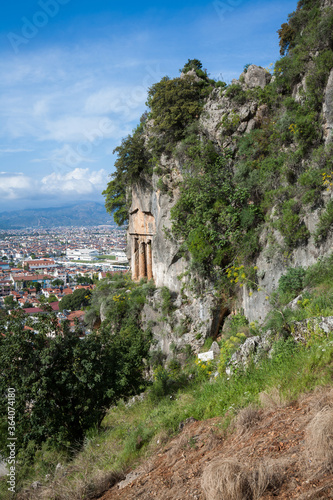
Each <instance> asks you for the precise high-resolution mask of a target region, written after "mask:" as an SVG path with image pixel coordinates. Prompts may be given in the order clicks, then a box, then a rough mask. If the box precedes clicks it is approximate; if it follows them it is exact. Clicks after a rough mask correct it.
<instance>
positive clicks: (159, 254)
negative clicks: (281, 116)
mask: <svg viewBox="0 0 333 500" xmlns="http://www.w3.org/2000/svg"><path fill="white" fill-rule="evenodd" d="M190 76H193V77H194V76H196V75H194V74H193V75H191V74H190ZM303 80H304V78H303ZM270 81H271V75H270V74H269V73H268V72H267V71H266V70H265V69H263V68H260V67H258V66H255V65H251V66H249V68H248V69H247V71H246V72H244V73H243V74H242V75H241V77H240V79H239V80H237V81H235V82H233V83H235V84H237V85H238V88H237V87H236V92H240V91H241V92H243V93H244V92H245V93H246V96H247V97H246V100H245V102H244V100H242V99H237V98H234V97H233V96H232V95H230V88H229V90H228V89H226V90H221V89H220V88H215V89H214V90H213V91H212V92H211V93H210V95H209V97H208V98H207V101H206V103H205V105H204V108H203V111H202V113H201V116H200V119H199V130H200V133H201V134H203V135H205V136H206V137H207V138H208V139H210V140H211V141H212V142H213V144H215V145H216V146H217V147H218V148H219V149H223V148H228V149H229V150H231V151H232V152H233V154H234V155H235V156H236V155H237V138H238V137H239V136H241V135H244V134H246V133H249V132H250V131H251V130H253V129H255V128H259V127H261V126H262V125H263V124H265V121H266V120H268V119H269V116H268V115H269V109H268V107H267V105H265V104H263V105H259V104H258V103H257V102H256V101H255V99H254V97H253V96H255V95H256V93H255V92H254V93H252V90H253V89H254V88H256V87H260V88H264V87H265V86H266V85H269V84H270ZM303 83H304V85H305V80H304V81H303ZM303 83H301V84H299V87H297V86H295V89H294V93H295V98H297V96H298V94H299V96H301V92H300V90H301V88H303ZM296 87H297V88H296ZM239 89H240V90H239ZM239 95H240V96H241V94H239ZM332 96H333V70H332V71H331V74H330V77H329V80H328V84H327V88H326V92H325V102H324V106H323V116H324V119H325V123H326V125H325V127H326V128H325V130H326V132H325V133H326V141H327V142H329V141H330V140H331V137H332V123H333V104H332ZM252 97H253V100H251V98H252ZM147 135H149V124H148V126H147ZM160 167H161V168H160V169H158V170H157V171H155V173H154V174H153V175H152V177H151V178H149V180H146V181H144V180H142V181H141V183H140V184H137V185H135V186H133V188H132V196H131V198H132V204H131V208H130V218H129V229H128V258H129V260H130V263H131V269H132V275H133V278H134V279H139V278H141V277H147V278H148V279H151V278H152V279H153V280H154V282H155V284H156V286H157V287H158V288H160V287H164V286H165V287H167V288H168V289H169V290H170V291H171V292H172V294H173V304H174V307H175V310H174V311H173V312H172V314H168V315H163V314H162V312H161V308H160V306H159V304H160V303H161V298H160V295H159V291H157V292H156V293H155V295H154V297H153V298H152V299H151V302H150V303H149V304H146V305H145V307H144V311H143V323H144V326H147V325H149V326H150V327H151V328H152V331H153V333H154V336H155V339H156V342H157V348H159V349H161V350H162V351H163V352H164V353H166V354H167V355H168V356H171V355H172V353H173V352H174V351H178V352H179V351H181V350H182V349H183V348H184V347H185V346H186V345H187V344H190V345H191V346H192V348H193V350H194V351H196V352H198V351H199V350H200V348H201V346H202V345H203V342H204V339H205V338H206V337H207V336H216V335H217V334H218V331H219V328H220V326H221V324H222V323H223V318H224V316H225V315H226V314H228V312H229V311H228V310H227V308H226V307H225V304H223V303H221V301H219V300H218V299H217V298H216V297H215V294H214V287H213V286H212V284H211V283H209V282H206V283H204V284H203V286H202V289H203V290H204V291H203V293H202V294H201V295H200V296H195V297H194V296H192V294H191V292H189V293H187V292H184V286H185V285H188V284H189V278H188V277H186V274H187V273H186V272H187V271H188V265H189V262H188V260H187V259H186V258H185V257H184V255H183V254H182V253H181V251H180V247H181V242H180V241H176V240H175V239H174V238H173V237H172V234H171V226H172V221H171V216H170V212H171V209H172V207H173V206H174V204H175V203H176V201H177V199H178V196H179V191H178V185H179V182H180V181H181V180H182V173H181V172H182V159H181V155H178V156H177V157H176V156H175V155H173V156H169V157H166V156H164V155H162V157H161V158H160ZM331 196H332V194H331V193H330V192H328V193H327V192H326V193H324V194H323V204H324V205H326V204H327V202H328V200H329V199H331ZM321 210H322V208H317V209H316V210H314V211H312V212H311V211H308V212H307V213H306V214H305V215H304V217H303V218H304V224H305V225H306V227H307V228H308V230H309V231H310V233H313V232H314V231H315V228H316V226H317V223H318V221H319V216H320V213H321ZM272 217H274V214H273V215H272ZM260 243H261V247H262V251H261V252H260V254H259V255H258V257H257V260H256V262H254V265H255V266H257V268H258V271H257V279H258V288H259V291H256V290H250V289H249V288H248V287H247V286H244V287H243V288H242V289H240V290H239V295H238V299H237V303H236V304H235V309H237V310H239V311H242V312H243V313H244V314H245V316H246V317H247V318H248V319H249V321H258V323H262V322H263V320H264V318H265V316H266V315H267V313H268V312H269V311H270V309H271V306H270V302H269V297H270V296H271V294H272V293H273V292H274V290H276V288H277V285H278V282H279V279H280V277H281V276H282V275H283V274H284V273H285V272H286V270H287V268H288V267H290V266H302V267H308V266H309V265H311V264H313V263H315V262H316V261H317V260H318V258H319V257H321V256H324V255H326V254H327V253H328V252H330V251H331V248H332V247H333V237H328V238H327V240H326V241H324V242H322V244H321V245H320V246H318V245H317V244H316V242H315V241H314V238H313V237H310V238H309V240H308V242H307V244H303V245H301V246H299V247H297V248H296V249H294V250H293V251H289V252H288V253H286V252H285V249H284V244H283V238H282V236H281V234H280V233H279V232H278V231H277V230H273V229H266V230H265V231H264V232H263V233H262V235H261V241H260ZM251 342H252V341H251ZM251 345H252V344H251ZM246 347H247V345H246V346H245V347H244V349H245V348H246ZM252 347H253V348H255V350H256V346H255V345H254V344H253V346H252ZM252 347H251V348H252Z"/></svg>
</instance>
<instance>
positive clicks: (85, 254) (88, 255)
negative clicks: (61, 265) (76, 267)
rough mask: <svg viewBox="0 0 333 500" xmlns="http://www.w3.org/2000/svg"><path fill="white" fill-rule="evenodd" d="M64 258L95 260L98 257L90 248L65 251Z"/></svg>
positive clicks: (97, 253)
mask: <svg viewBox="0 0 333 500" xmlns="http://www.w3.org/2000/svg"><path fill="white" fill-rule="evenodd" d="M66 256H67V258H68V259H70V260H88V261H91V260H96V259H97V257H98V256H99V252H98V250H94V249H92V248H74V249H67V250H66Z"/></svg>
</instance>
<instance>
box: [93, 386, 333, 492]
mask: <svg viewBox="0 0 333 500" xmlns="http://www.w3.org/2000/svg"><path fill="white" fill-rule="evenodd" d="M266 399H267V401H268V405H269V406H270V407H268V408H266V409H264V410H258V411H257V410H254V409H251V408H250V409H245V410H243V411H242V412H241V413H240V414H239V416H238V420H237V419H236V421H235V424H234V432H230V431H229V433H228V435H227V434H226V433H225V432H224V431H223V430H222V419H219V418H214V419H211V420H207V421H203V422H197V421H195V422H190V423H187V424H185V425H184V428H183V430H182V432H181V433H180V435H179V436H178V437H177V438H175V439H173V440H172V441H171V442H169V443H168V444H167V445H165V447H164V448H161V449H160V450H159V451H158V452H157V453H156V454H155V455H153V456H152V457H151V458H150V459H149V460H147V461H146V462H144V463H142V464H141V465H140V466H139V467H138V468H137V469H136V470H135V471H132V472H129V474H128V475H127V477H126V480H125V481H123V482H121V483H119V484H117V485H115V486H114V487H113V488H112V489H110V490H109V491H108V492H107V493H105V494H104V495H103V496H102V497H100V498H102V500H111V499H112V500H116V499H117V500H132V499H142V500H150V499H153V498H156V499H159V500H186V499H198V500H199V499H200V500H204V499H206V498H207V499H208V500H213V499H221V500H222V499H225V500H231V499H232V498H234V499H235V500H237V499H238V498H239V500H241V499H243V498H244V499H246V498H247V499H255V498H263V499H273V498H274V499H275V498H281V499H299V500H305V499H307V500H310V499H311V500H315V499H322V498H323V499H324V498H333V474H332V472H333V468H332V465H333V391H332V390H330V389H321V390H319V391H317V392H316V393H315V394H312V395H308V396H305V397H303V399H302V400H300V401H298V402H293V403H291V404H288V405H286V406H275V405H274V401H273V399H274V398H272V397H267V398H266ZM323 419H324V420H323ZM325 419H326V420H325ZM323 421H325V422H326V423H325V422H324V423H323ZM318 422H319V427H318ZM325 425H326V427H325ZM316 426H317V427H316ZM316 429H317V430H316ZM318 429H319V431H318ZM316 432H317V434H316ZM318 432H319V434H318ZM226 459H229V460H227V463H228V464H230V463H232V464H236V466H237V467H240V468H241V469H242V470H243V472H245V475H246V477H251V478H252V480H253V478H255V481H257V480H258V477H260V474H259V473H258V472H257V471H258V470H259V469H260V467H261V469H260V470H263V468H266V469H265V470H268V468H270V467H273V468H274V470H275V471H278V472H277V476H278V477H277V476H275V477H274V480H273V481H271V480H269V481H267V483H268V484H266V483H265V484H266V486H265V487H264V489H266V491H264V493H263V494H262V492H260V488H259V490H258V488H256V489H255V490H253V491H252V490H251V491H250V490H246V492H244V493H233V494H232V493H231V492H230V493H229V494H227V496H225V495H222V494H221V491H224V490H219V489H218V483H219V478H218V477H217V476H216V472H215V476H214V472H212V474H213V476H212V477H209V474H210V472H209V470H210V469H212V470H213V469H214V467H215V469H216V468H217V469H218V468H219V467H220V464H223V463H224V462H226ZM210 464H212V465H211V466H210ZM209 466H210V467H209ZM258 467H259V469H258ZM215 469H214V470H215ZM271 470H273V469H271ZM204 471H206V479H207V474H208V480H209V481H211V480H212V481H211V483H212V484H213V490H214V491H213V493H212V491H211V490H210V491H208V490H207V488H206V493H207V495H206V494H205V492H204V491H203V489H202V485H201V481H202V475H203V473H204ZM207 471H208V473H207ZM258 474H259V475H258ZM236 476H237V475H234V476H233V477H236ZM239 477H240V476H239V475H238V476H237V478H239ZM266 479H267V478H266ZM235 481H236V480H235ZM221 488H222V486H221ZM244 491H245V490H244ZM258 491H259V493H258Z"/></svg>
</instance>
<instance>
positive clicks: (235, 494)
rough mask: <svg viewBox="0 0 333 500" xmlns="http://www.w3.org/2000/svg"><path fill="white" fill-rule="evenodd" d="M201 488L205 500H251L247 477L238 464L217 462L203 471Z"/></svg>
mask: <svg viewBox="0 0 333 500" xmlns="http://www.w3.org/2000/svg"><path fill="white" fill-rule="evenodd" d="M201 487H202V489H203V491H204V493H205V495H206V499H207V500H252V499H253V495H252V490H251V486H250V482H249V479H248V475H247V473H246V471H245V470H244V468H243V467H242V466H241V465H240V463H239V462H237V461H236V460H232V459H225V460H222V461H220V460H217V461H215V462H213V463H211V464H210V465H209V466H208V467H207V468H206V469H205V470H204V473H203V475H202V479H201Z"/></svg>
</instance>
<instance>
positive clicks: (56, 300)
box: [47, 293, 58, 304]
mask: <svg viewBox="0 0 333 500" xmlns="http://www.w3.org/2000/svg"><path fill="white" fill-rule="evenodd" d="M47 301H48V303H49V304H50V303H51V302H58V298H57V297H56V296H55V295H54V294H53V293H52V294H51V295H50V296H49V298H48V299H47Z"/></svg>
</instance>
